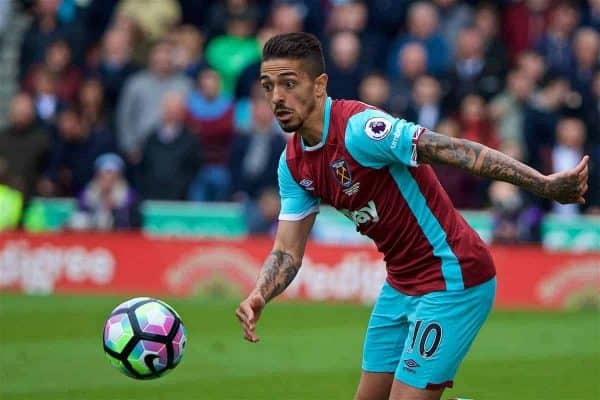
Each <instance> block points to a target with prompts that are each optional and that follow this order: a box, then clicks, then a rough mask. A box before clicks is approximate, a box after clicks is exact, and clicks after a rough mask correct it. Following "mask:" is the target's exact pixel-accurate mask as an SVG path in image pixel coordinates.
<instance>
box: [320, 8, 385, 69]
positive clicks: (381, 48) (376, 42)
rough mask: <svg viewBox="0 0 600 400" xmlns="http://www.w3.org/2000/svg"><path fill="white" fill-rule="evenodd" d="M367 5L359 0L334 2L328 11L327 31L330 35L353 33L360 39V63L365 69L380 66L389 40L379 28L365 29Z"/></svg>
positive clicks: (367, 16)
mask: <svg viewBox="0 0 600 400" xmlns="http://www.w3.org/2000/svg"><path fill="white" fill-rule="evenodd" d="M367 7H368V6H367V5H366V4H365V2H364V1H359V0H350V1H341V2H335V3H334V4H333V6H332V8H331V10H330V12H329V21H328V25H327V32H328V33H329V35H330V36H331V35H334V34H336V33H340V32H351V33H354V34H355V35H356V36H357V37H358V39H359V41H360V53H361V58H360V63H361V65H363V66H364V67H365V68H367V69H368V68H373V67H379V68H382V67H383V64H382V63H383V62H384V60H386V59H387V56H388V55H387V53H386V52H387V48H388V44H389V40H388V38H387V36H385V35H384V34H383V33H382V32H380V31H379V30H377V29H367V23H368V21H369V19H368V18H369V15H368V8H367ZM380 17H381V15H380Z"/></svg>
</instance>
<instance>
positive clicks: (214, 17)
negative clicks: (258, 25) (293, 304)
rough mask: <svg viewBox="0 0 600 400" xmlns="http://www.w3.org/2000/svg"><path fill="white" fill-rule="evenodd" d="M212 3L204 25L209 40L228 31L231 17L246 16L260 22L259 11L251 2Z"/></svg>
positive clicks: (226, 0) (241, 0) (230, 0)
mask: <svg viewBox="0 0 600 400" xmlns="http://www.w3.org/2000/svg"><path fill="white" fill-rule="evenodd" d="M212 3H213V4H212V5H211V7H210V8H209V9H208V13H207V14H206V20H205V21H204V24H203V25H202V26H203V27H204V30H205V32H206V33H207V35H208V38H209V40H210V39H212V38H214V37H216V36H218V35H220V34H222V33H223V32H225V31H226V30H227V24H228V23H229V18H230V17H231V16H234V15H242V14H245V15H247V16H248V18H249V19H252V20H254V21H255V22H258V18H259V10H258V8H257V6H256V5H255V4H253V2H251V1H249V0H225V1H215V2H212Z"/></svg>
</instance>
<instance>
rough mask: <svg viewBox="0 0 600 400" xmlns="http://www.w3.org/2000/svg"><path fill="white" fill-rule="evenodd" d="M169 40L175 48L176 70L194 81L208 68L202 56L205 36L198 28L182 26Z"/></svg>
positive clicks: (173, 32) (172, 33)
mask: <svg viewBox="0 0 600 400" xmlns="http://www.w3.org/2000/svg"><path fill="white" fill-rule="evenodd" d="M169 39H170V42H171V44H172V46H173V63H174V64H175V68H176V69H177V70H178V71H181V72H183V73H184V74H185V75H186V76H187V77H188V78H190V79H194V78H195V77H196V76H198V73H199V72H200V70H201V69H202V68H204V67H205V66H206V64H205V62H204V60H203V56H202V52H203V49H204V36H203V35H202V33H200V31H199V30H198V29H197V28H196V27H194V26H191V25H182V26H179V27H177V28H175V29H174V30H173V31H172V32H171V34H170V35H169Z"/></svg>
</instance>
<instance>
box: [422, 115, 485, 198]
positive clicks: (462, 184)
mask: <svg viewBox="0 0 600 400" xmlns="http://www.w3.org/2000/svg"><path fill="white" fill-rule="evenodd" d="M460 129H461V128H460V125H459V124H458V123H457V122H456V121H455V120H453V119H450V118H447V119H444V120H441V121H440V122H439V124H438V125H437V126H436V128H435V131H436V132H439V133H441V134H443V135H447V136H450V137H461V131H460ZM433 169H434V170H435V173H436V175H437V176H438V179H439V181H440V183H441V184H442V186H443V187H444V189H445V190H446V192H447V193H448V196H449V197H450V199H451V200H452V203H453V204H454V206H455V207H457V208H459V209H468V208H480V207H481V206H482V204H483V199H482V198H481V195H480V194H479V193H477V188H478V187H479V186H480V185H481V180H480V179H479V178H477V177H476V176H474V175H470V174H468V173H466V172H464V171H462V170H460V169H456V168H452V167H449V166H447V165H442V164H436V165H434V166H433Z"/></svg>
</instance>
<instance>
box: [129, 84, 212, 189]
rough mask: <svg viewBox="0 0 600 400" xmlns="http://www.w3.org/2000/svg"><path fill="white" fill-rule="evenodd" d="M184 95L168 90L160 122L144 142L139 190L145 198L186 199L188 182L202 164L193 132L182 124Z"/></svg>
mask: <svg viewBox="0 0 600 400" xmlns="http://www.w3.org/2000/svg"><path fill="white" fill-rule="evenodd" d="M185 113H186V108H185V98H184V97H182V96H181V95H180V94H179V93H176V92H175V93H168V94H167V95H166V96H165V99H164V102H163V107H162V118H161V122H160V125H159V126H158V127H157V128H156V129H155V130H154V131H153V132H152V134H150V136H149V137H148V140H147V141H146V143H145V145H144V150H143V155H142V162H141V165H140V170H141V183H142V185H141V193H142V196H143V198H145V199H154V200H185V199H186V197H187V194H188V190H189V186H190V183H191V181H192V179H193V177H194V176H195V175H196V173H197V172H198V170H199V169H200V166H201V148H200V144H199V142H198V138H197V137H196V135H194V134H192V133H190V132H189V131H188V130H187V128H186V126H185Z"/></svg>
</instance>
